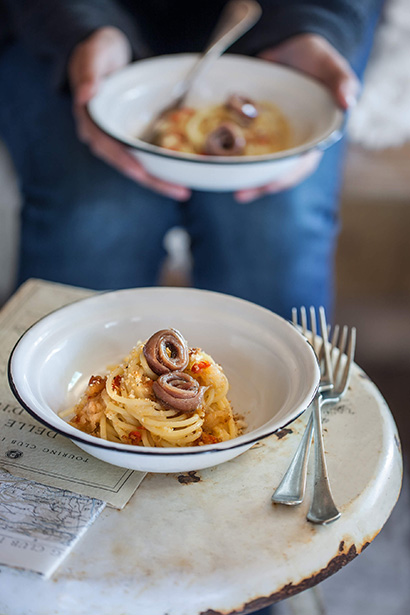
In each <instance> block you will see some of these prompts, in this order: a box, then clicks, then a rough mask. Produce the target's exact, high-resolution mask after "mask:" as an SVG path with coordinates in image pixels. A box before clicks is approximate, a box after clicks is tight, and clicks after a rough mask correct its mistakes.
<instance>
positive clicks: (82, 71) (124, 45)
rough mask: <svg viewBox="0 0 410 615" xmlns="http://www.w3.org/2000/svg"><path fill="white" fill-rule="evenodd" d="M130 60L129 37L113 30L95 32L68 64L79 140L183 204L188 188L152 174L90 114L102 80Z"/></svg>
mask: <svg viewBox="0 0 410 615" xmlns="http://www.w3.org/2000/svg"><path fill="white" fill-rule="evenodd" d="M130 59H131V47H130V44H129V42H128V39H127V37H126V36H125V34H123V32H121V30H119V29H118V28H113V27H105V28H100V29H99V30H96V31H95V32H94V33H93V34H91V35H90V36H89V37H88V38H86V39H85V40H84V41H82V42H81V43H79V44H78V45H77V46H76V47H75V48H74V51H73V52H72V54H71V56H70V58H69V63H68V80H69V84H70V88H71V91H72V95H73V114H74V119H75V122H76V129H77V135H78V138H79V139H80V141H82V142H83V143H86V144H87V145H88V146H89V148H90V149H91V151H92V152H93V153H94V154H95V155H96V156H98V157H99V158H101V159H102V160H104V161H105V162H107V163H108V164H110V165H111V166H113V167H115V168H116V169H117V170H118V171H120V172H121V173H123V174H124V175H126V176H127V177H129V178H131V179H133V180H134V181H136V182H137V183H139V184H141V185H143V186H146V187H147V188H150V189H151V190H154V191H156V192H159V193H161V194H164V195H166V196H169V197H171V198H173V199H176V200H179V201H184V200H186V199H187V198H189V196H190V190H189V189H188V188H186V187H184V186H179V185H176V184H171V183H168V182H165V181H163V180H161V179H158V178H156V177H154V176H152V175H150V174H149V173H148V172H147V171H146V170H145V169H144V167H143V166H142V165H141V164H140V163H139V162H138V161H137V160H136V159H135V158H134V156H133V155H132V154H131V153H130V152H129V151H128V149H127V148H126V147H125V146H124V145H122V144H121V143H119V142H118V141H116V140H115V139H112V138H111V137H109V136H108V135H107V134H105V133H104V132H103V131H101V130H100V129H99V128H98V126H97V125H96V124H94V122H93V121H92V120H91V118H90V116H89V114H88V111H87V103H88V102H89V101H90V100H91V98H92V97H93V96H94V95H95V94H96V93H97V91H98V88H99V86H100V84H101V81H102V79H103V78H104V77H106V76H107V75H109V74H110V73H112V72H114V71H115V70H118V69H120V68H122V67H124V66H126V65H127V64H128V63H129V61H130Z"/></svg>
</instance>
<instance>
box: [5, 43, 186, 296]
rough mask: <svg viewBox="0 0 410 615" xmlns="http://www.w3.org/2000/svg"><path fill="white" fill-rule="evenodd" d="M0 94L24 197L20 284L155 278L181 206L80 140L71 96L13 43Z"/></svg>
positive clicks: (144, 282) (98, 285) (100, 285)
mask: <svg viewBox="0 0 410 615" xmlns="http://www.w3.org/2000/svg"><path fill="white" fill-rule="evenodd" d="M16 75H17V76H18V77H17V78H16ZM0 92H3V94H1V95H0V136H1V137H2V138H3V139H4V140H5V142H6V145H7V146H8V148H9V150H10V152H11V155H12V158H13V160H14V163H15V165H16V169H17V173H18V177H19V181H20V186H21V191H22V195H23V209H22V226H21V250H20V253H21V258H20V268H19V278H18V282H19V283H21V282H23V281H24V280H26V279H27V278H29V277H38V278H43V279H48V280H53V281H58V282H64V283H68V284H73V285H80V286H86V287H89V288H94V289H109V288H111V289H116V288H124V287H131V286H149V285H152V284H155V283H156V282H157V276H158V270H159V264H160V262H161V258H162V257H163V255H164V252H163V247H162V239H163V236H164V234H165V232H166V231H167V230H168V228H169V227H170V226H173V225H174V224H175V223H176V222H178V218H177V213H178V209H177V205H176V204H175V203H174V202H173V201H172V200H170V199H167V198H165V197H162V196H159V195H157V194H155V193H153V192H151V191H150V190H146V189H144V188H142V187H140V186H138V185H137V184H136V183H135V182H132V181H131V180H129V179H127V178H125V177H123V176H122V175H121V174H120V173H118V172H117V171H116V170H115V169H113V168H111V167H110V166H108V165H106V164H105V163H104V162H102V161H100V160H99V159H97V158H96V157H95V156H93V155H92V154H91V153H90V151H89V150H88V148H87V147H86V146H84V145H83V144H81V143H80V142H79V141H78V139H77V137H76V134H75V128H74V122H73V119H72V115H71V109H70V106H71V102H70V99H69V97H68V96H67V95H64V94H61V93H56V92H54V91H52V90H51V88H50V80H49V74H48V70H47V68H46V65H45V64H43V63H42V62H40V61H38V60H36V59H34V58H33V57H31V56H30V55H28V54H27V53H26V52H25V51H24V50H23V49H22V48H21V47H20V46H18V45H15V46H13V47H9V48H8V49H7V50H6V51H5V52H4V53H2V55H1V57H0ZM5 93H7V97H6V95H5Z"/></svg>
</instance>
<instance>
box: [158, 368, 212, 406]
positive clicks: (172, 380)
mask: <svg viewBox="0 0 410 615" xmlns="http://www.w3.org/2000/svg"><path fill="white" fill-rule="evenodd" d="M205 388H206V387H203V386H200V384H199V382H198V381H197V380H195V378H192V376H190V375H189V374H186V373H184V372H168V373H167V374H162V376H160V377H159V378H158V380H156V381H155V382H154V384H153V387H152V390H153V392H154V394H155V396H156V398H157V399H158V401H159V402H160V403H162V404H164V405H165V406H166V407H169V408H174V409H175V410H180V411H182V412H193V411H195V410H196V409H197V408H198V407H199V406H200V405H201V403H202V401H203V398H204V392H205Z"/></svg>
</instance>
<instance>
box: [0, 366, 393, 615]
mask: <svg viewBox="0 0 410 615" xmlns="http://www.w3.org/2000/svg"><path fill="white" fill-rule="evenodd" d="M306 420H307V417H306V413H305V414H304V415H302V416H301V417H299V418H298V419H297V420H296V421H295V422H294V423H292V424H291V425H289V426H288V427H287V428H286V429H284V430H282V431H281V432H279V433H277V434H275V435H273V436H270V437H269V438H266V439H264V440H262V441H261V442H260V443H259V444H256V445H255V446H254V447H253V448H251V449H250V450H248V451H247V452H245V453H243V454H242V455H240V456H239V457H237V458H236V459H234V460H232V461H229V462H227V463H224V464H222V465H219V466H216V467H213V468H209V469H207V470H201V471H198V472H189V473H188V474H149V475H147V477H146V478H145V479H144V481H143V483H142V484H141V486H140V487H139V488H138V490H137V491H136V493H135V494H134V496H133V497H132V499H131V500H130V502H129V503H128V504H127V505H126V507H125V508H124V509H123V510H115V509H112V508H109V507H106V508H105V510H104V511H103V512H102V513H101V515H100V517H99V518H98V520H97V521H96V522H95V523H94V525H92V527H91V528H90V529H89V530H88V531H87V533H86V534H85V536H84V537H83V538H82V540H81V541H80V542H79V543H78V544H77V545H76V546H75V548H74V549H73V550H72V552H71V553H70V554H69V555H68V556H67V558H66V559H65V560H64V562H63V563H62V565H61V566H60V567H59V568H58V569H57V571H56V572H55V573H54V575H53V576H52V577H51V579H48V580H45V579H43V578H41V577H39V576H38V575H36V574H35V573H29V572H24V571H20V570H15V569H12V568H7V567H1V568H0V612H1V614H2V615H22V614H23V613H24V615H72V614H73V613H75V614H76V615H90V613H93V612H96V613H99V615H165V614H167V615H197V614H198V615H199V614H202V615H204V614H207V615H211V614H213V615H215V614H217V613H224V614H229V613H233V612H235V613H240V612H243V613H247V612H252V611H254V610H257V609H258V608H261V607H263V606H267V605H268V604H271V603H273V602H276V601H279V600H282V599H284V598H286V597H288V596H291V595H293V594H295V593H298V592H300V591H302V590H304V589H307V588H309V587H311V586H313V585H315V584H317V583H319V582H320V581H322V580H323V579H325V578H327V577H328V576H330V575H331V574H333V573H335V572H337V571H338V570H339V569H340V568H341V567H342V566H344V565H345V564H348V563H349V561H351V560H352V559H353V558H354V557H355V556H357V555H359V554H360V553H361V552H362V551H363V549H364V548H365V547H367V546H368V545H369V544H370V543H371V542H372V540H373V538H374V537H375V536H376V535H377V534H378V532H379V531H380V530H381V529H382V527H383V525H384V523H385V522H386V520H387V519H388V517H389V515H390V513H391V511H392V509H393V507H394V505H395V503H396V501H397V498H398V496H399V493H400V489H401V481H402V454H401V449H400V441H399V438H398V434H397V429H396V426H395V423H394V420H393V418H392V415H391V413H390V410H389V408H388V406H387V404H386V402H385V400H384V399H383V397H382V395H381V394H380V392H379V391H378V389H377V388H376V386H375V385H374V383H372V382H371V381H370V379H369V378H368V377H367V375H366V374H365V373H364V372H363V371H362V370H361V369H360V367H358V366H356V365H355V366H354V369H353V373H352V377H351V381H350V387H349V390H348V392H347V393H346V395H345V397H344V399H343V401H342V402H340V403H339V404H336V405H334V406H332V407H328V408H324V439H325V449H326V459H327V463H328V471H329V476H330V480H331V483H332V490H333V495H334V499H335V502H336V504H337V506H338V508H339V509H340V511H341V513H342V514H341V517H340V519H339V520H338V521H336V522H334V523H332V524H330V525H328V526H317V525H313V524H311V523H309V522H308V521H307V520H306V514H307V511H308V508H309V504H310V498H311V481H312V476H313V467H312V463H310V466H309V475H308V485H307V491H306V496H305V501H304V502H303V503H302V504H301V505H300V506H296V507H285V506H281V505H273V504H272V503H271V495H272V493H273V491H274V489H275V487H276V486H277V485H278V484H279V482H280V479H281V477H282V475H283V472H284V471H285V469H286V467H287V465H288V463H289V460H290V458H291V456H292V454H293V452H294V450H295V449H296V447H297V445H298V442H299V439H300V437H301V434H302V432H303V429H304V426H305V424H306ZM310 462H313V455H311V460H310ZM369 548H372V547H371V545H370V546H369Z"/></svg>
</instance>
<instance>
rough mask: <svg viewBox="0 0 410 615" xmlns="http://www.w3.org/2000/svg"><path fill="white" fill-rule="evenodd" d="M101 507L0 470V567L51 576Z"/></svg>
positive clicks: (87, 499)
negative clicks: (7, 566)
mask: <svg viewBox="0 0 410 615" xmlns="http://www.w3.org/2000/svg"><path fill="white" fill-rule="evenodd" d="M104 506H105V503H104V502H102V501H101V500H97V499H94V498H88V497H85V496H81V495H77V494H75V493H72V492H70V491H66V490H63V489H56V488H54V487H47V486H45V485H41V484H39V483H36V482H34V481H29V480H26V479H24V478H20V477H16V476H12V475H11V474H10V473H9V472H6V471H4V470H0V564H7V565H9V566H13V567H17V568H24V569H28V570H33V571H34V572H39V573H41V574H43V575H44V576H45V577H49V576H50V575H51V574H52V573H53V572H54V570H55V569H56V568H57V566H58V565H59V563H60V562H61V560H62V559H63V558H64V557H65V556H66V555H67V554H68V553H69V551H70V550H71V549H72V547H73V546H74V544H75V543H76V542H77V540H79V538H80V537H81V536H82V535H83V534H84V532H85V531H86V529H87V527H88V526H89V525H91V523H93V521H94V520H95V519H96V518H97V517H98V515H99V514H100V512H101V511H102V510H103V509H104Z"/></svg>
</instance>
